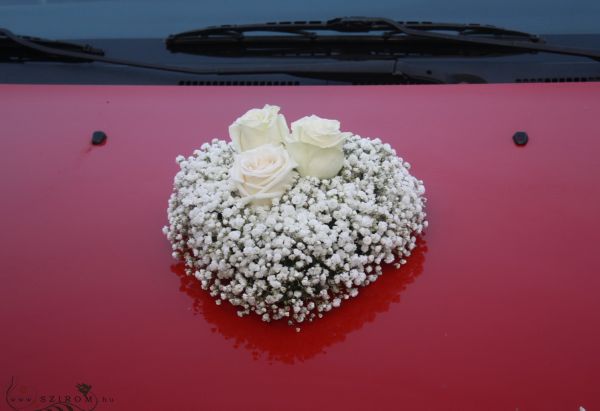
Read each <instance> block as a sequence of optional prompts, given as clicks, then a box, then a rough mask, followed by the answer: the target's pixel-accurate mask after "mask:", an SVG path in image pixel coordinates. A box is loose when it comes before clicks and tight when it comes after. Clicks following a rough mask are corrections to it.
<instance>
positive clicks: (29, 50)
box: [0, 29, 104, 63]
mask: <svg viewBox="0 0 600 411" xmlns="http://www.w3.org/2000/svg"><path fill="white" fill-rule="evenodd" d="M19 40H22V41H24V42H25V43H23V42H21V41H19ZM30 44H34V45H37V46H38V47H36V48H33V47H30ZM57 50H58V51H67V52H77V53H81V54H86V55H92V56H103V55H104V51H103V50H101V49H98V48H94V47H92V46H90V45H89V44H77V43H69V42H66V41H57V40H48V39H42V38H39V37H29V36H17V35H15V34H12V33H10V32H9V31H8V30H5V29H0V61H11V62H25V61H57V62H73V63H85V62H91V61H93V60H91V59H90V58H85V57H84V56H77V57H75V56H66V55H61V54H57V53H56V51H57Z"/></svg>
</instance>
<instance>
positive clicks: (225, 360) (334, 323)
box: [0, 83, 600, 410]
mask: <svg viewBox="0 0 600 411" xmlns="http://www.w3.org/2000/svg"><path fill="white" fill-rule="evenodd" d="M0 95H1V96H2V99H1V100H0V113H1V114H0V118H1V122H0V130H1V136H0V167H1V176H2V177H1V181H2V186H1V192H2V202H1V206H0V207H1V213H0V215H1V216H2V217H1V223H2V224H1V226H2V230H1V232H0V236H1V248H0V263H1V266H0V268H1V270H0V272H1V277H0V278H1V284H0V301H2V310H1V311H0V327H1V329H2V334H3V337H2V339H1V342H0V344H1V350H0V356H1V363H0V374H1V375H0V383H1V384H3V387H1V388H2V389H3V390H4V392H6V400H5V399H4V398H2V399H1V400H2V401H3V404H4V407H5V408H7V409H11V407H12V409H19V410H21V409H23V410H25V409H26V410H30V409H38V408H42V406H48V405H50V404H51V402H52V401H51V399H50V396H54V399H55V400H58V399H60V398H61V396H62V401H63V402H64V401H65V396H70V397H69V401H71V402H72V403H73V402H74V401H76V399H77V398H79V400H80V401H83V402H82V404H84V405H85V406H87V405H86V403H85V398H83V397H82V395H83V394H84V393H88V394H89V395H90V396H91V393H93V394H94V395H95V396H96V398H97V399H98V404H97V409H98V410H103V409H107V410H134V409H145V410H154V409H156V410H158V409H169V410H184V409H186V410H187V409H190V410H191V409H207V410H213V409H234V408H235V409H248V408H250V409H281V408H282V407H283V408H287V409H327V408H329V409H360V410H365V409H400V408H401V409H409V410H417V409H462V410H464V409H477V410H481V409H486V410H490V409H502V410H514V409H519V410H533V409H535V410H550V409H557V410H576V409H578V407H580V406H582V407H584V408H585V409H587V410H592V409H598V408H600V392H599V391H598V382H599V381H600V356H599V355H598V347H600V314H599V313H600V297H599V295H600V275H599V274H600V252H599V251H598V250H597V249H596V247H597V246H598V238H599V235H600V213H599V212H598V210H600V161H599V160H598V158H599V155H600V121H599V119H600V84H599V83H596V84H594V83H589V84H548V85H544V84H539V85H535V84H534V85H464V86H461V85H459V86H397V87H392V86H390V87H387V86H386V87H325V88H322V87H255V88H250V87H214V88H212V87H198V88H194V87H112V86H68V87H65V86H16V85H15V86H1V87H0ZM265 103H269V104H276V105H279V106H281V107H282V111H283V112H284V113H285V115H286V117H287V118H288V120H290V121H292V120H295V119H297V118H299V117H301V116H304V115H308V114H312V113H315V114H318V115H320V116H322V117H327V118H336V119H339V120H340V121H341V123H342V128H343V129H344V130H348V131H353V132H355V133H357V134H360V135H361V136H365V137H367V136H368V137H380V138H381V139H382V140H384V141H387V142H389V143H390V144H391V145H392V146H393V147H394V148H395V149H396V150H397V152H398V153H399V154H400V155H401V156H403V157H404V158H405V159H407V160H408V161H410V162H411V164H412V165H413V168H412V172H413V173H414V174H415V175H416V176H417V177H418V178H420V179H423V180H424V181H425V185H426V188H427V197H428V203H427V212H428V216H429V222H430V226H429V228H428V229H427V230H426V233H425V235H423V236H422V237H421V239H420V240H419V247H418V248H417V252H416V253H415V254H414V255H413V256H411V257H410V259H409V263H408V264H407V265H406V266H404V267H403V268H401V269H400V270H396V269H394V268H388V269H387V270H386V272H385V274H384V275H383V277H382V278H381V279H380V280H378V281H377V282H376V283H374V284H373V285H371V286H369V287H368V288H365V289H364V290H363V291H361V293H360V294H359V296H358V297H357V298H355V299H354V300H352V301H349V302H347V303H345V304H343V305H342V307H340V308H339V309H337V310H334V311H333V312H331V313H329V314H328V315H327V316H325V318H323V319H322V320H319V321H317V322H315V323H313V324H307V325H305V326H304V327H303V329H302V332H300V333H296V332H295V331H294V330H293V329H290V328H288V327H287V326H286V325H284V324H265V323H262V322H261V321H260V320H259V319H258V318H255V317H246V318H238V317H237V316H236V315H235V310H234V309H233V308H232V307H229V306H221V307H218V306H216V305H215V304H214V302H213V301H212V299H211V298H210V297H209V296H208V295H207V293H205V292H203V291H202V290H201V289H200V287H199V285H198V284H197V283H196V281H195V280H193V279H191V278H187V277H185V275H184V274H183V269H182V266H181V265H180V264H178V263H177V262H176V261H174V260H172V258H171V250H170V245H169V243H168V241H167V240H166V238H165V237H164V236H163V234H162V233H161V228H162V226H163V225H164V224H165V223H166V208H167V199H168V197H169V195H170V192H171V188H172V181H173V177H174V175H175V173H176V172H177V165H176V163H175V157H176V156H177V155H178V154H184V155H187V154H190V153H191V152H192V151H193V150H194V149H195V148H198V147H199V146H200V145H201V144H202V143H203V142H206V141H208V140H210V139H213V138H215V137H217V138H225V139H226V138H228V137H227V127H228V125H229V124H230V123H231V122H232V121H233V120H234V119H235V118H236V117H238V116H239V115H241V114H242V113H243V112H245V111H246V110H248V109H249V108H252V107H262V106H263V105H264V104H265ZM95 130H103V131H104V132H106V134H107V135H108V140H107V143H106V144H105V145H103V146H92V145H91V144H90V140H91V135H92V132H93V131H95ZM516 131H526V132H527V133H528V135H529V143H528V144H527V145H526V146H523V147H518V146H516V145H515V144H514V142H513V140H512V136H513V134H514V133H515V132H516ZM82 383H85V384H86V385H85V386H81V385H78V386H77V387H76V384H82ZM88 386H91V387H88ZM82 387H83V388H82ZM86 387H88V388H86ZM82 398H83V399H82ZM28 399H29V401H28ZM84 405H81V406H82V407H83V406H84ZM27 407H29V408H27ZM36 407H37V408H36ZM0 408H1V407H0ZM85 409H86V410H87V409H89V408H85Z"/></svg>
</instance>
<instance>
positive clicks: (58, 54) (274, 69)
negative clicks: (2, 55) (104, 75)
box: [0, 28, 455, 84]
mask: <svg viewBox="0 0 600 411" xmlns="http://www.w3.org/2000/svg"><path fill="white" fill-rule="evenodd" d="M0 36H4V37H6V38H8V39H9V40H11V41H13V42H15V43H16V44H18V45H19V46H20V47H23V48H28V49H31V51H32V52H39V53H41V54H45V55H49V56H55V58H56V59H57V61H59V60H58V59H60V61H61V62H79V61H97V62H102V63H106V64H114V65H121V66H129V67H137V68H142V69H149V70H159V71H168V72H176V73H185V74H199V75H236V74H237V75H242V74H244V75H245V74H289V75H295V76H300V77H310V78H322V79H331V80H340V81H344V80H345V79H348V78H369V79H385V80H389V79H395V80H396V81H398V80H401V81H404V82H414V83H420V84H443V83H447V82H452V81H454V79H455V76H452V75H451V74H448V73H445V72H442V71H440V72H436V73H433V72H431V70H425V69H422V68H419V67H415V66H412V65H408V64H406V63H403V62H400V61H393V60H374V61H350V62H346V63H344V64H340V63H339V62H331V61H324V62H307V63H298V62H295V63H283V64H273V63H270V64H268V63H264V64H246V63H245V64H230V65H227V66H214V65H210V66H209V67H206V68H196V67H181V66H170V65H163V64H153V63H146V62H140V61H135V60H126V59H120V58H113V57H107V56H104V55H103V54H100V53H97V54H94V53H87V52H81V51H71V50H70V49H68V47H62V46H61V47H60V48H54V47H52V44H53V43H52V42H51V41H49V40H47V41H46V44H47V45H42V44H39V43H38V42H36V41H32V40H30V37H26V36H18V35H16V34H14V33H12V32H11V31H10V30H7V29H2V28H0ZM61 44H65V43H61ZM0 62H2V60H0Z"/></svg>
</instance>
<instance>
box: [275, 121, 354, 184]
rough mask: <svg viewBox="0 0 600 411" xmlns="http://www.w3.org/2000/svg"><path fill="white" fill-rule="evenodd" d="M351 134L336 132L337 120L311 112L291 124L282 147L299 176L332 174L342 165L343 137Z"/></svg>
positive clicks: (327, 176) (338, 124)
mask: <svg viewBox="0 0 600 411" xmlns="http://www.w3.org/2000/svg"><path fill="white" fill-rule="evenodd" d="M350 135H352V133H343V132H341V131H340V122H339V121H337V120H327V119H324V118H320V117H318V116H315V115H312V116H309V117H303V118H301V119H300V120H298V121H294V122H293V123H292V134H291V135H289V136H288V138H287V139H286V147H287V149H288V151H289V152H290V155H291V156H292V158H293V159H294V160H295V161H296V162H297V163H298V171H299V172H300V175H302V176H314V177H319V178H331V177H334V176H335V175H336V174H337V173H338V172H339V171H340V169H341V168H342V166H343V164H344V149H343V146H344V140H345V138H346V137H348V136H350Z"/></svg>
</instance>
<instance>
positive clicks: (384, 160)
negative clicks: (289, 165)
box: [163, 136, 427, 324]
mask: <svg viewBox="0 0 600 411" xmlns="http://www.w3.org/2000/svg"><path fill="white" fill-rule="evenodd" d="M343 149H344V157H345V158H344V163H343V166H342V169H341V170H340V172H339V173H338V174H337V175H336V176H334V177H332V178H328V179H319V178H316V177H309V176H307V177H297V178H296V179H295V180H294V181H293V183H292V185H291V187H290V188H289V190H288V191H286V192H285V193H283V195H282V196H281V197H280V198H278V199H275V200H274V201H273V202H272V205H271V207H270V208H263V207H251V206H246V205H245V203H244V201H243V199H242V198H241V197H240V194H239V192H238V191H236V189H235V186H234V184H233V183H232V182H231V181H230V179H229V172H230V169H231V166H232V164H233V161H234V150H233V147H232V144H231V143H226V142H225V141H221V140H213V141H212V142H211V143H210V144H208V143H207V144H203V145H202V147H201V149H200V150H195V151H194V153H193V155H192V156H190V157H188V158H185V157H183V156H178V157H177V159H176V161H177V163H178V164H179V166H180V168H181V171H179V172H178V173H177V175H176V176H175V179H174V190H173V194H172V195H171V198H170V199H169V207H168V217H169V225H168V226H166V227H164V228H163V232H164V233H165V234H166V236H167V238H168V239H169V241H170V242H171V244H172V249H173V255H174V257H176V258H180V259H181V260H183V261H184V262H185V265H186V272H187V274H188V275H194V276H195V277H196V278H197V279H198V280H199V281H200V284H201V286H202V288H203V289H205V290H208V291H209V292H210V294H211V295H212V296H213V297H214V298H215V301H216V303H217V304H221V302H222V301H229V302H230V303H231V304H233V305H234V306H236V307H238V315H240V316H244V315H247V314H250V313H251V312H254V313H256V314H257V315H259V316H260V317H261V318H262V319H263V320H264V321H267V322H268V321H272V320H279V319H284V318H285V319H287V320H288V323H289V324H298V323H302V322H303V321H312V320H313V319H315V318H320V317H322V315H323V313H325V312H327V311H329V310H331V309H332V308H335V307H339V306H341V305H343V302H344V300H347V299H349V298H352V297H356V296H357V295H358V293H359V289H360V288H361V287H364V286H366V285H368V284H370V283H372V282H373V281H376V280H377V278H378V277H379V276H380V275H381V273H382V270H381V265H382V264H389V263H395V264H396V265H397V266H400V265H402V264H405V263H406V258H408V257H409V256H410V254H411V251H412V250H413V249H414V247H415V242H416V237H415V235H416V234H419V233H421V232H422V231H423V229H424V228H426V227H427V221H426V220H425V218H426V214H425V212H424V208H425V201H426V200H425V197H424V193H425V187H424V185H423V182H422V181H420V180H418V179H416V178H415V177H413V176H412V175H411V174H410V173H409V169H410V165H409V164H408V163H407V162H405V161H404V160H403V159H401V158H399V157H397V156H396V153H395V151H394V150H393V149H392V148H391V147H390V145H389V144H383V143H382V142H381V140H379V139H375V140H369V139H366V138H361V137H359V136H349V137H347V138H346V139H345V141H344V146H343Z"/></svg>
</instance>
